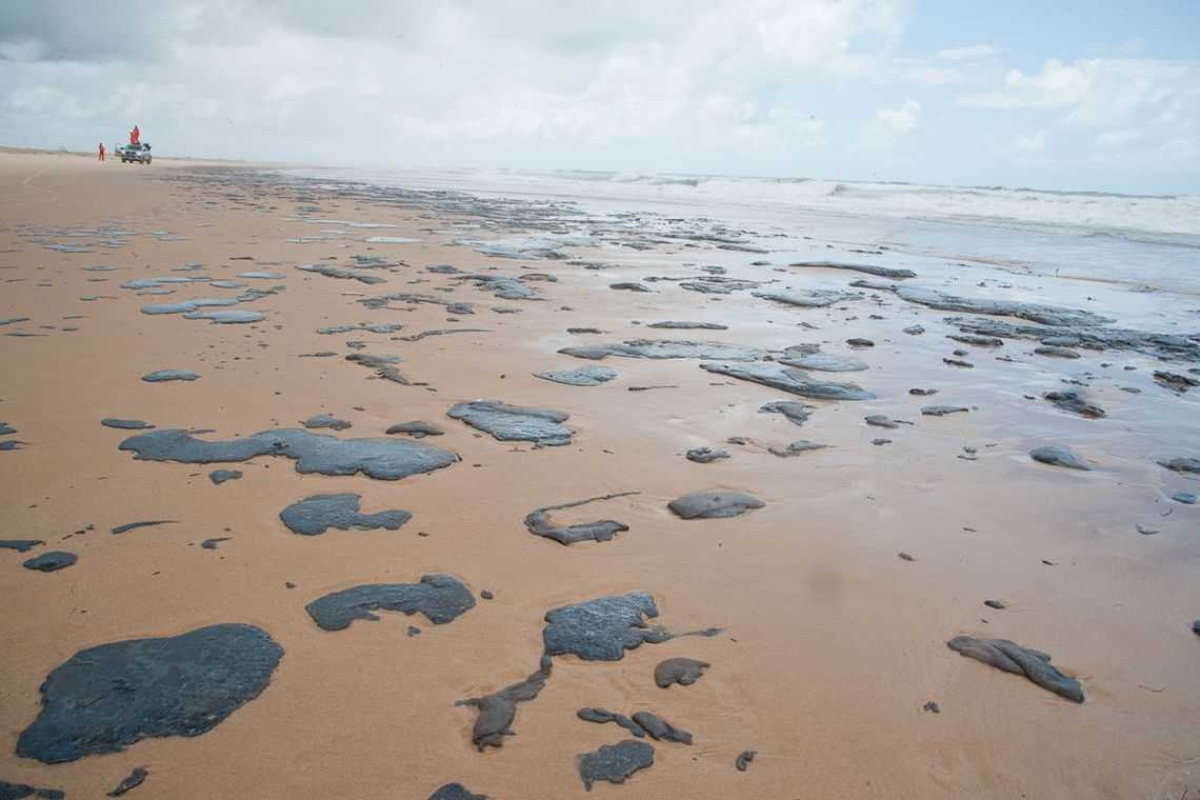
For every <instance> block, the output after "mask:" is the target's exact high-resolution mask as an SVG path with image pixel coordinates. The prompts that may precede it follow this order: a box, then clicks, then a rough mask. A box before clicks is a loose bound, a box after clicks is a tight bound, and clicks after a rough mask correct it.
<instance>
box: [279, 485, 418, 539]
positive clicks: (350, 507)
mask: <svg viewBox="0 0 1200 800" xmlns="http://www.w3.org/2000/svg"><path fill="white" fill-rule="evenodd" d="M361 500H362V498H361V497H360V496H359V495H356V494H315V495H312V496H311V497H306V498H304V499H303V500H301V501H299V502H296V503H292V504H291V505H290V506H288V507H287V508H285V509H284V510H283V511H280V512H279V519H280V520H282V521H283V524H284V525H286V526H287V527H288V530H290V531H291V532H292V533H298V534H300V535H302V536H318V535H320V534H322V533H325V531H327V530H329V529H330V528H336V529H337V530H340V531H348V530H351V529H356V530H364V531H366V530H376V529H378V528H386V529H387V530H389V531H394V530H397V529H398V528H399V527H400V526H401V525H403V524H404V523H406V522H408V521H409V520H410V519H412V514H410V513H409V512H407V511H402V510H400V509H394V510H389V511H379V512H376V513H374V514H362V513H360V512H359V510H358V509H359V504H360V502H361Z"/></svg>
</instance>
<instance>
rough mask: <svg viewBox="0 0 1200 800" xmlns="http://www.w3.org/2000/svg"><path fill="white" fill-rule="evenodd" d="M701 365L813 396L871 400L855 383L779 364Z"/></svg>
mask: <svg viewBox="0 0 1200 800" xmlns="http://www.w3.org/2000/svg"><path fill="white" fill-rule="evenodd" d="M700 368H701V369H704V370H707V371H708V372H713V373H716V374H718V375H727V376H729V377H731V378H737V379H738V380H743V381H750V382H751V383H760V384H762V385H763V386H770V387H771V388H773V389H779V390H781V391H784V392H789V393H791V394H795V395H800V396H801V397H808V398H811V399H814V400H874V399H875V395H873V394H871V393H870V392H868V391H866V390H865V389H863V388H862V387H861V386H859V385H857V384H854V383H835V382H833V381H819V380H814V379H812V378H810V377H809V376H808V374H807V373H805V372H803V371H802V370H799V369H796V368H794V367H788V366H785V365H782V364H734V363H724V362H717V361H705V362H704V363H702V364H700Z"/></svg>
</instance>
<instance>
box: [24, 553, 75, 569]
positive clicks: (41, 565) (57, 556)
mask: <svg viewBox="0 0 1200 800" xmlns="http://www.w3.org/2000/svg"><path fill="white" fill-rule="evenodd" d="M78 560H79V556H77V555H75V554H74V553H68V552H66V551H65V550H50V551H48V552H45V553H42V554H41V555H39V556H36V557H35V558H31V559H29V560H28V561H26V562H25V563H23V564H22V565H21V566H23V567H25V569H32V570H36V571H37V572H58V571H59V570H60V569H66V568H67V567H69V566H71V565H73V564H74V563H75V562H76V561H78Z"/></svg>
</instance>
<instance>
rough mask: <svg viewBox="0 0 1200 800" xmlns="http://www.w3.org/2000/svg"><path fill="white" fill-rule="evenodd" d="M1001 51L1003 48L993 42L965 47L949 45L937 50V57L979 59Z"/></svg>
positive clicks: (955, 59) (990, 56) (995, 54)
mask: <svg viewBox="0 0 1200 800" xmlns="http://www.w3.org/2000/svg"><path fill="white" fill-rule="evenodd" d="M1003 52H1004V50H1003V48H1000V47H997V46H996V45H994V44H972V45H968V46H966V47H950V48H947V49H945V50H939V51H938V58H944V59H946V60H947V61H979V60H981V59H984V58H992V57H993V56H998V55H1000V54H1001V53H1003Z"/></svg>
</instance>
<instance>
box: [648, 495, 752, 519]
mask: <svg viewBox="0 0 1200 800" xmlns="http://www.w3.org/2000/svg"><path fill="white" fill-rule="evenodd" d="M765 506H766V503H764V502H763V501H762V500H759V499H758V498H757V497H754V496H753V495H748V494H743V493H742V492H722V491H713V492H694V493H692V494H686V495H684V496H683V497H677V498H676V499H674V500H672V501H671V502H670V503H668V504H667V508H669V509H671V511H672V512H674V514H675V515H676V516H677V517H680V518H682V519H728V518H729V517H737V516H741V515H742V514H745V513H746V512H747V511H750V510H752V509H756V508H763V507H765Z"/></svg>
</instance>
